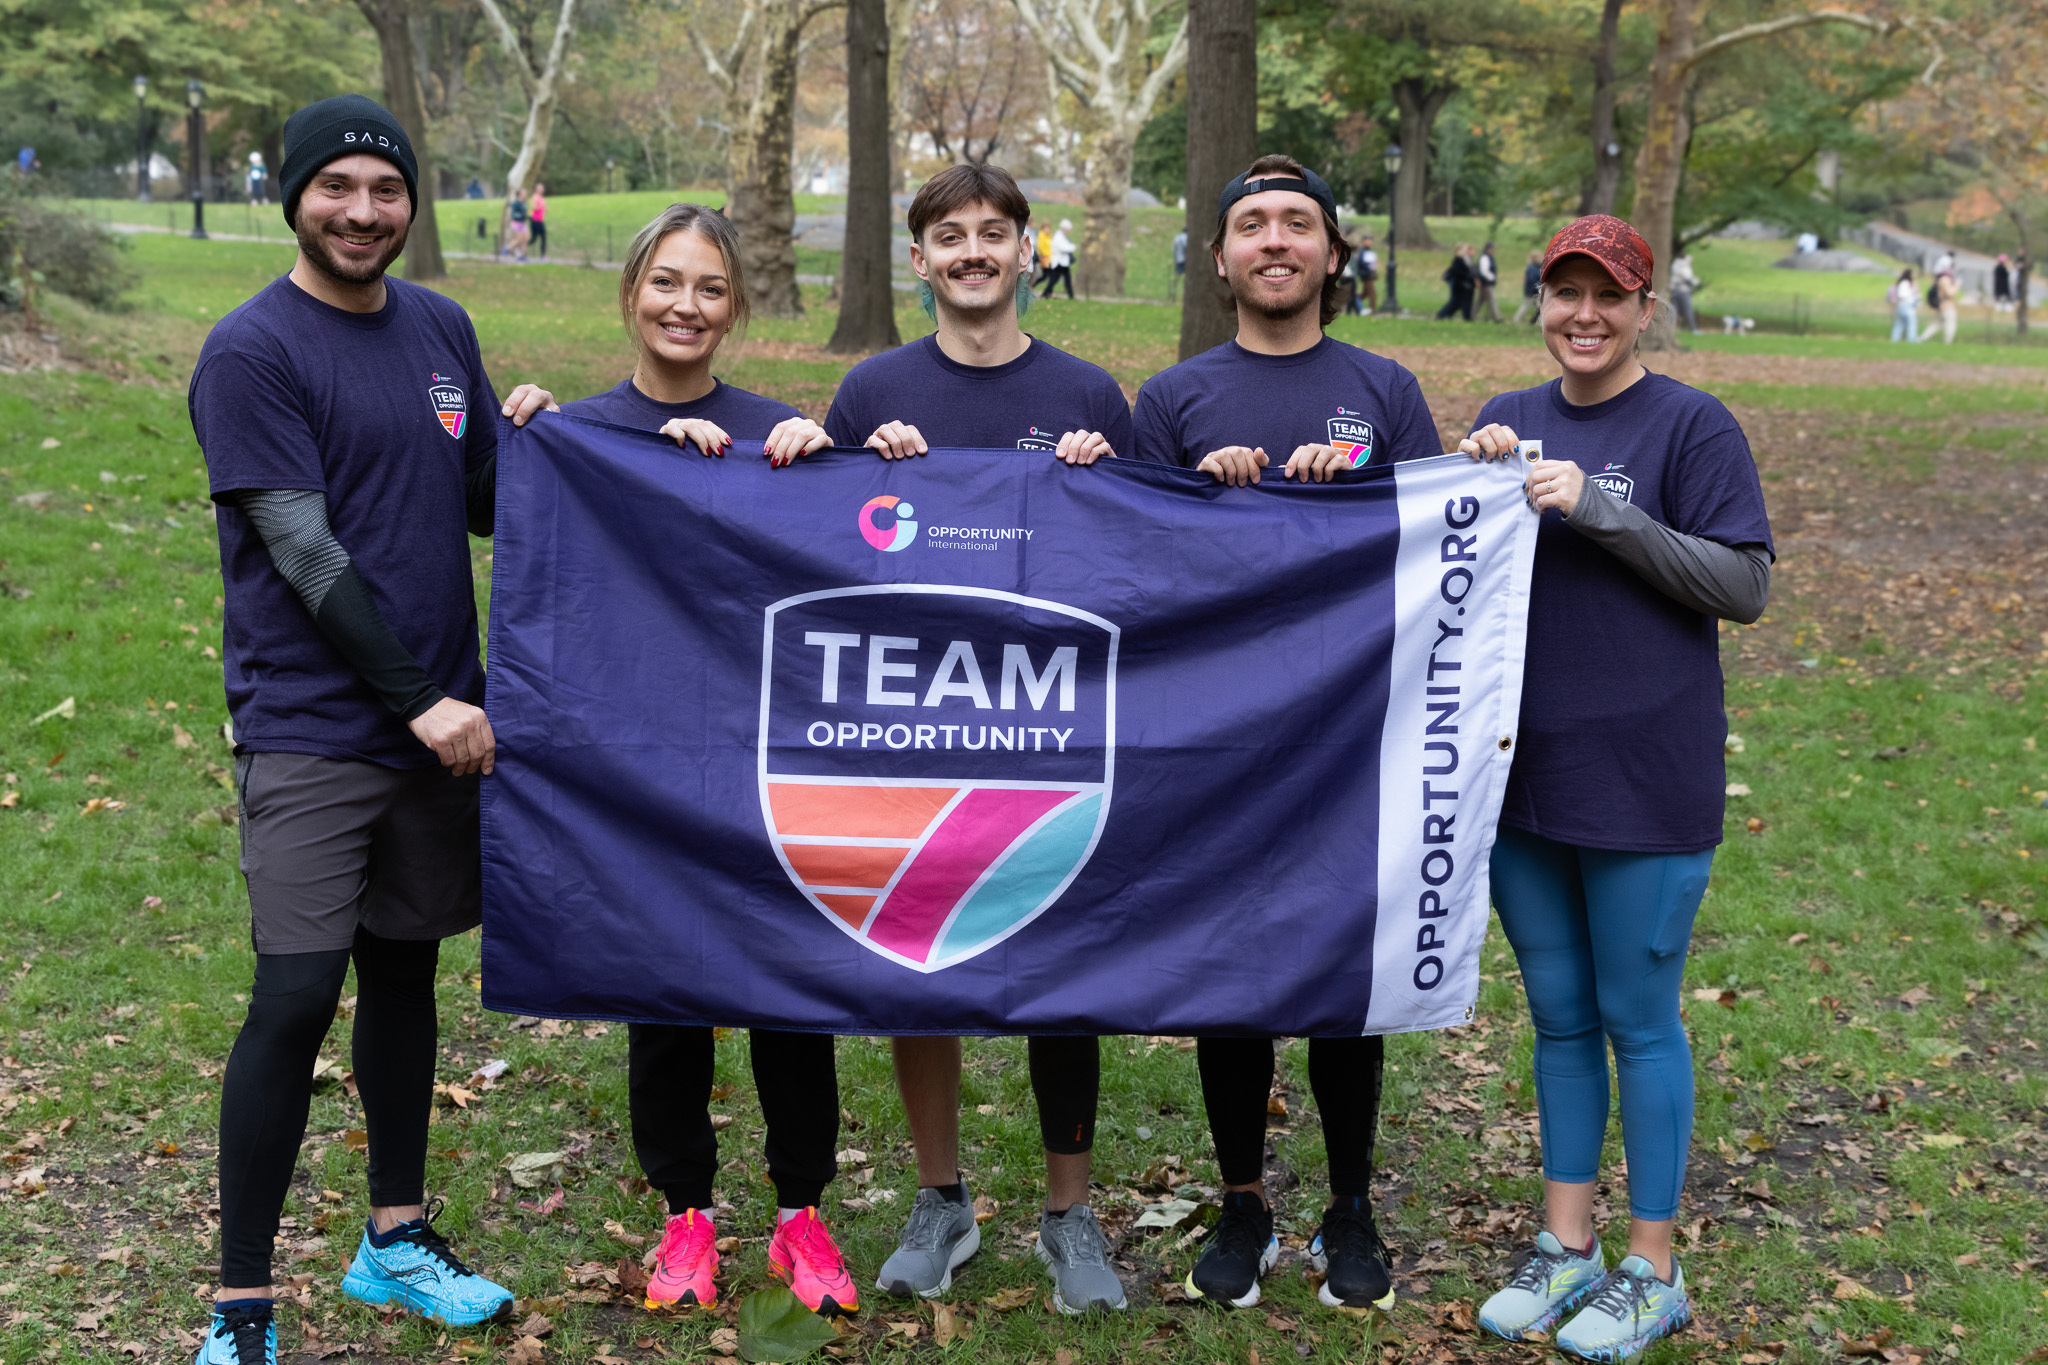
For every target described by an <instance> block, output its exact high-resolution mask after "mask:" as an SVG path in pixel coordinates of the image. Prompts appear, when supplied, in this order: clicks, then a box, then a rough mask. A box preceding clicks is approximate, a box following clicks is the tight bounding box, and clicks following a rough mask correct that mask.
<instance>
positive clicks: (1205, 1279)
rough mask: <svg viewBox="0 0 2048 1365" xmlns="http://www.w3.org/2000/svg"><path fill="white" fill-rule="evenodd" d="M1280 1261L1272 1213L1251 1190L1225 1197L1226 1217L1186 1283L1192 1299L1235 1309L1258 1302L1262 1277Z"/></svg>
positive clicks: (1220, 1220)
mask: <svg viewBox="0 0 2048 1365" xmlns="http://www.w3.org/2000/svg"><path fill="white" fill-rule="evenodd" d="M1279 1259H1280V1239H1279V1238H1278V1237H1275V1236H1274V1235H1273V1211H1272V1210H1271V1209H1269V1208H1267V1207H1266V1205H1265V1201H1263V1200H1261V1199H1260V1198H1259V1197H1258V1196H1257V1195H1256V1194H1252V1193H1250V1192H1248V1191H1237V1192H1234V1193H1231V1194H1226V1195H1224V1196H1223V1217H1222V1218H1221V1219H1219V1220H1218V1221H1217V1223H1216V1226H1215V1227H1214V1228H1212V1229H1210V1231H1209V1244H1208V1246H1207V1247H1205V1248H1204V1249H1203V1251H1202V1256H1201V1259H1200V1260H1198V1261H1196V1262H1195V1268H1194V1269H1193V1270H1190V1271H1189V1272H1188V1278H1187V1282H1186V1284H1185V1285H1184V1286H1183V1288H1185V1289H1186V1290H1187V1291H1188V1297H1189V1298H1191V1299H1212V1300H1214V1301H1215V1302H1217V1303H1221V1304H1227V1305H1228V1306H1230V1307H1232V1308H1250V1307H1251V1306H1252V1305H1253V1304H1255V1303H1257V1302H1258V1301H1259V1276H1261V1275H1263V1274H1265V1273H1266V1272H1267V1271H1268V1270H1271V1269H1272V1268H1273V1262H1275V1261H1277V1260H1279Z"/></svg>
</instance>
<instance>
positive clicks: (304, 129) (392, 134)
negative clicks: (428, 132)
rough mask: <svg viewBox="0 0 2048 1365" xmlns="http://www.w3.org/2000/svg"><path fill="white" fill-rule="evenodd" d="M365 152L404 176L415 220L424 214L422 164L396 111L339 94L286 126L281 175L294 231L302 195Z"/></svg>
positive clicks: (282, 192)
mask: <svg viewBox="0 0 2048 1365" xmlns="http://www.w3.org/2000/svg"><path fill="white" fill-rule="evenodd" d="M357 153H361V154H363V155H366V156H381V157H383V158H384V159H385V160H386V161H388V162H390V163H391V164H392V165H394V166H396V167H398V173H399V174H400V175H402V176H404V177H405V193H406V197H407V198H408V199H410V200H411V201H412V216H413V217H415V218H417V217H419V212H420V163H419V160H418V159H417V158H416V157H414V156H413V152H412V142H411V140H410V139H408V138H407V137H406V135H405V129H403V128H401V127H399V126H398V120H397V119H395V118H393V117H392V116H391V111H390V110H389V109H386V108H385V107H384V106H383V105H381V104H379V103H377V101H375V100H373V99H371V98H369V97H368V96H367V95H336V96H334V98H332V99H325V100H321V101H320V102H319V103H318V104H309V105H307V106H306V107H305V108H303V109H301V110H299V111H298V112H297V113H296V114H293V115H292V116H291V117H290V118H288V119H286V120H285V121H284V165H283V167H282V168H281V169H280V170H279V172H278V187H279V190H280V202H281V203H283V205H284V220H285V222H287V223H290V224H291V225H292V226H293V227H294V228H296V227H297V226H298V225H297V224H296V223H294V222H293V221H292V220H293V219H295V218H296V217H297V216H298V212H299V196H300V195H302V194H304V193H305V192H306V186H307V185H309V184H311V183H312V181H313V177H314V176H316V175H318V174H319V173H320V168H321V167H322V166H325V165H327V164H328V163H329V162H330V161H334V160H337V159H339V158H341V157H344V156H354V155H356V154H357Z"/></svg>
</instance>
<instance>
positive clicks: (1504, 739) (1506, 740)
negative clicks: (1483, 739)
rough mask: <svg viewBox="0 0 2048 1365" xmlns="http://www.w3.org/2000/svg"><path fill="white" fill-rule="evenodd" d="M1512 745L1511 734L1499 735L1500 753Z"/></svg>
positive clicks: (1513, 743)
mask: <svg viewBox="0 0 2048 1365" xmlns="http://www.w3.org/2000/svg"><path fill="white" fill-rule="evenodd" d="M1514 746H1515V739H1514V736H1513V735H1502V736H1501V737H1500V751H1501V752H1502V753H1506V752H1507V751H1508V750H1509V749H1512V748H1513V747H1514Z"/></svg>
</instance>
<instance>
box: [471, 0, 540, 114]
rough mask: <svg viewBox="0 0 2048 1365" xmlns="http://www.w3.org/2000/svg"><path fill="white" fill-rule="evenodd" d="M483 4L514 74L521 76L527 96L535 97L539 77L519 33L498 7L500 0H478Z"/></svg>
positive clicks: (486, 16) (520, 79)
mask: <svg viewBox="0 0 2048 1365" xmlns="http://www.w3.org/2000/svg"><path fill="white" fill-rule="evenodd" d="M477 2H478V3H479V4H481V5H482V6H483V10H484V17H485V18H486V19H489V20H490V21H491V27H492V28H493V29H495V30H496V31H497V34H498V45H499V46H500V47H502V48H504V49H505V55H506V56H507V57H509V58H511V59H512V71H513V74H515V75H516V76H518V77H519V85H520V87H521V88H522V89H523V90H524V91H525V92H526V98H527V99H528V100H531V99H532V98H533V87H534V83H535V82H536V81H537V80H538V79H539V78H538V77H537V76H535V75H534V73H533V63H532V62H530V61H528V60H527V59H526V52H525V50H524V49H523V48H521V47H520V46H519V35H518V34H517V33H515V32H513V29H512V25H511V22H510V21H509V20H507V19H506V18H505V11H504V10H502V9H499V8H498V0H477Z"/></svg>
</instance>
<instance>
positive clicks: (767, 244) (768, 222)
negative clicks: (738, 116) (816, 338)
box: [725, 0, 825, 318]
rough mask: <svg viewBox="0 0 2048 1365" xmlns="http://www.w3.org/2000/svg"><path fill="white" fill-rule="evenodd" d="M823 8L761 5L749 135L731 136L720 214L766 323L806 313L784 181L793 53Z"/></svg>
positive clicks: (792, 0) (792, 2) (793, 2)
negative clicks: (732, 231)
mask: <svg viewBox="0 0 2048 1365" xmlns="http://www.w3.org/2000/svg"><path fill="white" fill-rule="evenodd" d="M824 8H825V7H824V6H822V5H812V4H810V3H807V0H766V3H764V5H763V7H762V15H761V48H760V62H759V65H758V66H757V68H756V70H755V75H754V89H753V98H752V100H751V102H750V105H749V108H748V112H747V119H746V122H747V127H748V132H749V134H750V136H748V137H747V138H746V139H744V140H742V139H741V138H740V137H739V136H738V135H737V133H736V134H735V136H734V138H733V159H732V163H731V166H732V171H731V174H732V184H731V187H730V189H729V191H728V193H727V197H726V201H725V216H726V217H728V218H730V219H731V220H732V225H733V226H734V227H735V228H737V229H738V230H739V234H740V263H741V265H742V266H743V267H744V268H745V270H746V272H747V294H748V296H749V300H750V302H751V303H752V305H753V310H754V311H755V312H756V313H759V314H761V315H762V316H764V317H771V318H794V317H801V316H803V311H804V304H803V299H802V297H801V296H800V295H799V293H798V290H797V285H796V245H795V243H794V241H793V240H792V234H793V233H794V232H795V229H796V198H795V189H794V186H793V185H792V183H791V178H790V155H791V150H792V147H793V145H794V143H795V140H796V127H795V123H796V79H797V48H798V43H799V41H800V40H801V39H802V37H803V30H804V25H805V23H807V22H808V21H809V20H810V19H811V18H812V17H813V16H815V15H816V14H818V13H819V12H821V11H822V10H823V9H824Z"/></svg>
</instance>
